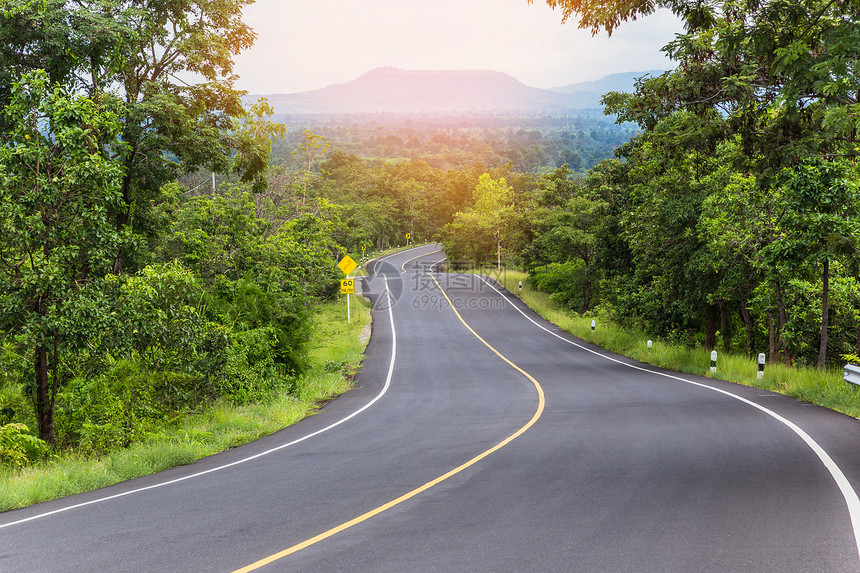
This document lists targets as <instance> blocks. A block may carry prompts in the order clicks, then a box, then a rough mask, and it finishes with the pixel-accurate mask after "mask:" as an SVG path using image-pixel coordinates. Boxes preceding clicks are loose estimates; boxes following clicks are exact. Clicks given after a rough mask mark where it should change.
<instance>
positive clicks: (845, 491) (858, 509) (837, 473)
mask: <svg viewBox="0 0 860 573" xmlns="http://www.w3.org/2000/svg"><path fill="white" fill-rule="evenodd" d="M477 276H478V278H480V279H481V280H482V281H484V283H486V284H487V286H489V287H490V288H491V289H493V290H494V291H496V292H497V293H499V295H500V296H501V297H502V298H504V299H505V300H507V301H508V302H510V303H511V306H513V307H514V308H515V309H516V310H517V312H519V313H520V314H521V315H523V316H524V317H526V319H527V320H528V321H529V322H531V323H532V324H534V325H535V326H537V327H538V328H540V329H541V330H544V331H546V332H548V333H550V334H552V335H553V336H555V337H556V338H558V339H559V340H563V341H565V342H567V343H568V344H572V345H573V346H576V347H577V348H579V349H581V350H585V351H586V352H590V353H592V354H594V355H596V356H600V357H601V358H605V359H606V360H611V361H612V362H615V363H617V364H623V365H624V366H627V367H628V368H633V369H634V370H641V371H642V372H648V373H650V374H656V375H657V376H663V377H665V378H671V379H673V380H679V381H681V382H686V383H687V384H692V385H694V386H699V387H701V388H707V389H708V390H713V391H714V392H719V393H720V394H724V395H726V396H729V397H731V398H734V399H736V400H740V401H741V402H743V403H744V404H748V405H750V406H752V407H753V408H758V409H759V410H761V411H762V412H764V413H765V414H767V415H768V416H771V417H772V418H774V419H775V420H777V421H779V422H781V423H782V424H784V425H785V426H787V427H788V428H790V429H791V431H793V432H794V433H795V434H797V435H798V436H799V437H800V439H801V440H803V441H804V442H806V445H807V446H809V447H810V449H812V451H813V452H815V455H817V456H818V459H820V460H821V463H823V464H824V467H826V468H827V471H829V472H830V475H831V476H832V477H833V480H834V481H835V482H836V485H838V486H839V490H840V491H841V492H842V497H844V498H845V503H846V504H847V505H848V515H849V516H850V518H851V526H852V528H853V529H854V542H855V544H856V546H857V555H858V557H860V498H858V497H857V492H856V491H854V488H853V487H852V486H851V482H849V481H848V478H846V477H845V474H844V473H842V470H841V469H839V466H838V465H836V462H834V461H833V458H831V457H830V455H828V453H827V452H826V451H825V450H824V448H822V447H821V446H820V445H819V444H818V442H816V441H815V440H813V439H812V437H811V436H810V435H809V434H807V433H806V432H805V431H803V430H802V429H801V428H800V427H799V426H797V425H796V424H795V423H794V422H792V421H791V420H788V419H786V418H783V417H782V416H780V415H779V414H777V413H776V412H774V411H773V410H769V409H767V408H765V407H764V406H762V405H761V404H756V403H755V402H753V401H751V400H747V399H746V398H744V397H742V396H738V395H737V394H732V393H731V392H728V391H726V390H723V389H721V388H715V387H714V386H709V385H707V384H702V383H701V382H694V381H693V380H686V379H684V378H681V377H680V376H673V375H672V374H667V373H665V372H658V371H656V370H649V369H648V368H643V367H641V366H636V365H635V364H629V363H627V362H624V361H622V360H618V359H617V358H613V357H611V356H607V355H605V354H602V353H600V352H597V351H596V350H592V349H591V348H588V347H585V346H583V345H581V344H577V343H576V342H573V341H572V340H568V339H567V338H565V337H563V336H560V335H559V334H557V333H555V332H553V331H551V330H549V329H548V328H545V327H544V326H542V325H540V324H538V323H537V322H535V321H534V320H533V319H532V318H531V317H530V316H529V315H527V314H526V313H524V312H523V311H522V310H521V309H520V308H519V307H518V306H517V305H515V304H514V303H513V301H512V300H511V299H509V298H508V297H507V296H506V295H505V294H504V293H503V292H502V291H500V290H499V289H497V288H496V287H494V286H493V285H492V284H490V283H489V281H487V280H486V279H485V278H484V277H482V276H480V275H477Z"/></svg>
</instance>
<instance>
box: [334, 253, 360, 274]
mask: <svg viewBox="0 0 860 573" xmlns="http://www.w3.org/2000/svg"><path fill="white" fill-rule="evenodd" d="M357 266H358V263H356V262H355V261H354V260H352V257H350V256H349V255H347V256H345V257H344V258H343V260H341V261H340V262H339V263H338V264H337V268H339V269H340V270H342V271H343V274H345V275H347V276H349V273H351V272H352V271H354V270H355V267H357Z"/></svg>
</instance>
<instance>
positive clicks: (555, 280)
mask: <svg viewBox="0 0 860 573" xmlns="http://www.w3.org/2000/svg"><path fill="white" fill-rule="evenodd" d="M529 280H530V281H531V283H532V285H533V286H534V288H536V289H537V290H540V291H543V292H546V293H549V294H550V298H551V299H552V300H553V301H554V302H556V303H558V304H559V305H560V306H563V307H565V308H568V309H572V310H576V311H578V312H584V311H585V310H587V305H588V304H589V302H591V301H589V300H586V296H585V293H586V292H587V290H588V288H589V286H592V287H593V288H594V290H595V291H596V290H597V289H596V287H594V286H593V285H589V284H588V283H589V277H588V274H587V272H586V268H585V263H583V262H582V261H581V260H579V259H575V260H571V261H567V262H565V263H550V264H548V265H544V266H541V267H537V268H535V269H534V270H533V271H532V272H531V274H530V275H529Z"/></svg>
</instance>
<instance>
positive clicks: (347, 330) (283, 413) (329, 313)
mask: <svg viewBox="0 0 860 573" xmlns="http://www.w3.org/2000/svg"><path fill="white" fill-rule="evenodd" d="M350 300H351V303H352V304H351V312H352V324H347V322H346V300H345V297H340V299H339V300H338V301H337V302H333V303H328V304H325V305H323V306H322V307H321V308H320V309H319V312H318V314H317V324H316V327H315V328H314V331H313V338H312V341H311V352H310V359H311V367H310V368H309V370H308V372H307V374H306V375H305V376H304V378H303V379H302V381H301V383H300V385H299V391H298V392H297V395H296V396H292V395H281V396H276V397H273V398H272V400H271V401H269V402H267V403H264V404H253V405H249V406H241V407H238V406H230V405H225V404H218V405H215V406H213V407H211V408H209V409H208V410H206V411H205V412H203V413H201V414H196V415H193V416H189V417H187V418H185V419H183V420H182V422H181V423H180V424H179V425H178V426H177V427H174V428H172V429H171V430H169V431H167V430H165V431H162V432H160V433H158V434H156V435H153V436H152V437H151V438H150V439H149V440H148V441H146V442H144V443H140V444H135V445H133V446H131V447H129V448H127V449H125V450H122V451H119V452H114V453H112V454H110V455H108V456H104V457H101V458H97V459H93V458H83V457H80V456H74V455H69V456H64V457H61V458H55V459H52V460H50V461H47V462H42V463H39V464H36V465H34V466H31V467H28V468H24V469H23V470H20V471H14V470H9V469H3V470H0V511H8V510H10V509H14V508H18V507H24V506H27V505H31V504H34V503H39V502H42V501H48V500H51V499H56V498H59V497H63V496H67V495H71V494H75V493H81V492H84V491H91V490H94V489H98V488H101V487H105V486H108V485H111V484H115V483H118V482H121V481H125V480H129V479H132V478H135V477H140V476H143V475H148V474H152V473H155V472H158V471H161V470H165V469H168V468H171V467H176V466H180V465H185V464H190V463H191V462H193V461H194V460H196V459H199V458H202V457H205V456H208V455H212V454H215V453H218V452H221V451H224V450H226V449H229V448H232V447H236V446H239V445H241V444H245V443H247V442H250V441H253V440H255V439H257V438H260V437H262V436H265V435H268V434H271V433H273V432H276V431H278V430H280V429H282V428H285V427H286V426H289V425H290V424H293V423H295V422H297V421H299V420H301V419H302V418H305V417H307V416H310V415H312V414H313V413H314V412H316V411H317V409H319V407H320V405H321V404H323V403H325V402H326V401H328V400H330V399H332V398H334V397H336V396H337V395H339V394H342V393H343V392H346V391H347V390H349V388H350V384H351V378H352V375H353V374H354V373H355V371H356V370H357V369H358V365H359V364H360V363H361V360H362V358H363V357H364V347H365V346H366V345H367V339H368V334H369V328H367V327H369V324H370V308H369V304H368V303H367V302H366V301H365V300H364V299H363V298H361V297H350Z"/></svg>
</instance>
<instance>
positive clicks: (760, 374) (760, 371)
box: [757, 352, 767, 380]
mask: <svg viewBox="0 0 860 573" xmlns="http://www.w3.org/2000/svg"><path fill="white" fill-rule="evenodd" d="M765 360H767V357H766V356H765V355H764V352H762V353H760V354H759V355H758V374H757V376H758V379H759V380H761V379H762V378H763V377H764V363H765Z"/></svg>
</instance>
